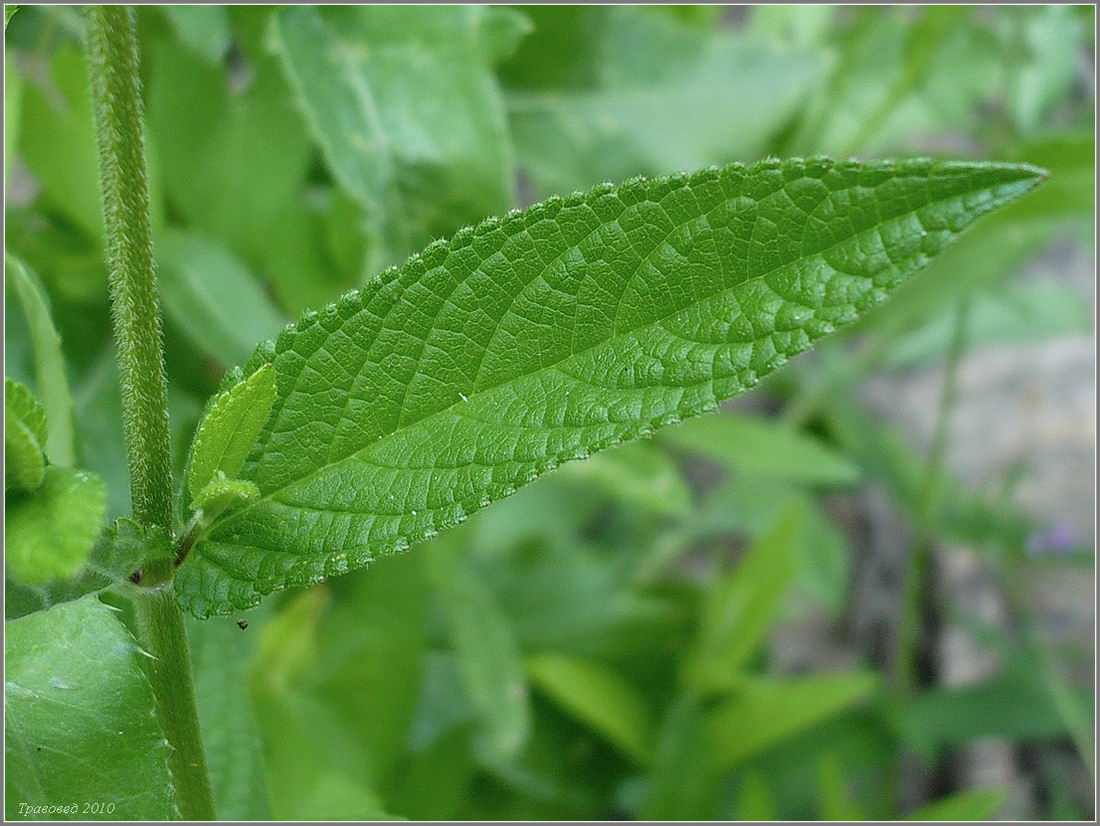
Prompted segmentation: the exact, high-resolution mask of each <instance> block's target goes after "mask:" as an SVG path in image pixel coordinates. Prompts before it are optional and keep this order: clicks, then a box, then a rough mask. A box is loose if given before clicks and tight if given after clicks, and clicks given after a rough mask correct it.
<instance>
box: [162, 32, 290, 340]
mask: <svg viewBox="0 0 1100 826" xmlns="http://www.w3.org/2000/svg"><path fill="white" fill-rule="evenodd" d="M149 53H150V62H151V77H150V80H149V91H148V94H147V98H148V124H149V141H150V145H151V147H152V148H153V149H154V150H155V152H156V154H157V156H158V158H159V160H160V164H159V167H160V170H161V173H162V177H163V180H164V190H165V194H166V197H167V200H168V202H169V203H170V204H171V206H172V207H174V208H175V209H176V210H177V211H178V212H179V213H180V214H181V215H182V216H183V217H184V218H186V219H187V221H188V222H189V224H190V225H191V226H192V227H193V228H195V229H198V230H201V231H202V232H203V233H204V234H205V235H206V236H207V237H208V238H210V239H215V240H217V241H221V242H222V243H224V244H227V245H228V246H229V247H230V249H231V250H232V251H233V252H234V253H235V254H237V255H240V256H243V257H244V258H245V259H246V261H247V262H248V264H249V265H250V266H251V267H253V268H259V267H260V266H261V265H262V264H263V262H264V261H265V260H266V256H267V254H268V245H269V244H278V243H279V236H280V234H281V233H283V232H285V227H284V223H285V219H284V217H283V216H284V215H285V214H286V213H287V212H288V211H293V212H294V213H295V215H296V216H297V215H298V212H299V211H300V208H297V207H296V206H294V205H296V204H298V203H300V200H301V197H302V188H303V186H304V185H305V177H306V172H307V169H308V166H309V160H310V146H309V140H308V137H307V133H306V129H305V126H304V124H303V123H302V121H301V118H300V117H299V115H298V113H297V111H296V110H295V108H294V106H293V104H292V103H291V101H290V92H289V90H288V89H287V88H286V86H285V84H284V83H283V81H282V78H281V76H280V74H279V71H278V65H277V64H276V63H275V62H274V60H273V59H271V58H269V57H267V58H265V57H264V56H263V55H262V53H260V54H252V53H250V54H249V55H248V58H249V62H248V64H247V67H246V68H243V69H242V70H241V71H240V72H239V73H237V74H233V75H231V74H230V73H229V71H228V70H227V68H226V67H225V66H224V65H222V64H220V63H219V64H211V63H208V62H206V61H205V60H203V59H202V58H201V57H199V56H198V55H197V54H195V53H193V52H191V51H190V50H188V49H186V48H185V47H183V46H182V45H181V44H179V43H178V42H176V41H174V40H169V39H161V40H158V41H155V42H153V43H152V44H150V47H149ZM181 78H186V82H181V80H180V79H181ZM242 86H243V88H242ZM297 220H301V219H300V217H297ZM158 240H159V239H158ZM306 275H307V274H306V273H301V274H300V277H302V278H305V277H306ZM232 309H235V310H236V311H238V312H250V313H251V312H253V310H251V309H250V308H247V307H235V308H232ZM269 334H270V333H264V335H265V336H266V335H269ZM254 341H255V339H254Z"/></svg>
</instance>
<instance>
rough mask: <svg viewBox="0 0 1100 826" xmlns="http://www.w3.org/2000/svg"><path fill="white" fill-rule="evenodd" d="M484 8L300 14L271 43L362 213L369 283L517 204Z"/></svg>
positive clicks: (280, 23) (286, 15)
mask: <svg viewBox="0 0 1100 826" xmlns="http://www.w3.org/2000/svg"><path fill="white" fill-rule="evenodd" d="M500 13H502V12H501V10H496V9H492V8H490V7H485V6H448V7H437V8H431V9H428V8H417V7H412V6H408V7H396V6H356V7H345V8H338V7H332V8H330V9H326V10H323V11H322V10H321V9H318V8H314V7H295V8H286V9H284V10H282V11H281V12H280V13H279V15H278V16H277V17H276V19H275V25H274V28H273V30H272V31H273V40H274V43H275V44H276V48H277V51H278V54H279V56H280V57H281V59H282V63H283V68H284V70H285V72H286V75H287V77H288V78H289V80H290V83H291V85H292V86H293V87H294V90H295V92H296V94H297V100H298V103H299V106H300V107H301V109H302V112H303V114H304V115H305V117H306V120H307V121H308V122H309V123H310V125H311V127H312V130H313V133H314V135H315V136H316V138H317V141H318V143H319V144H320V146H321V148H322V150H323V153H324V156H325V160H326V162H327V163H328V165H329V167H330V169H331V170H332V173H333V175H334V177H335V178H336V180H337V181H338V182H339V183H340V184H341V185H342V186H343V187H344V188H345V189H346V190H347V192H348V193H349V194H350V195H352V196H353V197H355V198H357V199H358V200H359V201H360V203H361V204H362V205H363V207H364V208H365V209H366V211H367V221H368V227H369V230H370V245H369V247H368V254H369V255H370V260H371V262H372V263H371V264H370V265H369V267H368V269H369V273H370V274H371V275H373V273H374V272H375V271H376V270H377V268H378V267H379V266H380V265H383V264H389V263H395V262H397V261H399V260H400V259H401V258H403V257H404V256H406V255H409V254H411V253H413V252H415V251H416V249H417V248H419V247H420V246H421V245H423V244H425V243H426V242H428V241H430V240H431V239H432V238H435V237H438V236H440V235H443V234H445V233H448V232H451V231H453V230H455V229H456V228H458V227H459V226H461V225H462V224H465V223H472V222H474V221H477V220H480V219H482V218H484V217H485V216H487V215H493V214H500V213H502V212H503V211H505V210H506V209H507V208H508V207H509V206H510V205H511V201H512V199H511V177H510V176H511V164H510V154H511V153H510V148H509V139H508V130H507V124H506V121H505V117H504V107H503V103H502V101H501V98H500V94H499V92H498V91H497V89H496V86H495V81H494V79H493V76H492V72H491V69H492V60H493V58H494V57H495V56H496V55H495V54H494V51H495V48H496V46H497V45H498V42H497V40H496V34H497V32H496V28H495V25H494V23H493V20H494V19H495V17H496V16H497V15H499V14H500Z"/></svg>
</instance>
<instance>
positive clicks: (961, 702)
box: [897, 661, 1092, 759]
mask: <svg viewBox="0 0 1100 826" xmlns="http://www.w3.org/2000/svg"><path fill="white" fill-rule="evenodd" d="M1068 699H1069V701H1070V703H1073V704H1076V705H1077V706H1078V707H1079V708H1080V711H1081V713H1082V716H1083V718H1084V719H1086V720H1087V719H1088V718H1089V714H1090V712H1089V709H1090V707H1091V705H1092V703H1091V700H1090V699H1089V697H1088V696H1087V695H1086V694H1085V693H1084V692H1077V691H1073V692H1071V693H1070V694H1069V696H1068ZM897 724H898V728H899V730H900V732H901V734H902V736H903V737H904V738H905V741H906V742H907V743H909V744H911V745H912V747H913V748H914V749H915V750H916V751H918V752H919V753H920V754H922V755H923V756H925V757H926V758H927V759H934V758H935V757H937V756H938V755H939V754H941V753H942V752H943V751H944V750H946V749H949V748H951V747H952V746H958V745H962V744H964V743H968V742H970V741H972V740H977V739H979V738H985V737H996V738H1002V739H1005V740H1010V741H1012V742H1022V743H1026V742H1028V741H1033V740H1039V739H1046V738H1052V737H1058V736H1063V735H1066V734H1068V733H1069V732H1070V725H1069V723H1068V721H1067V720H1066V717H1065V715H1064V714H1063V713H1062V711H1061V710H1060V709H1059V707H1058V704H1057V702H1056V700H1055V699H1054V698H1053V697H1052V696H1051V693H1050V690H1049V688H1048V687H1047V686H1046V685H1045V684H1044V680H1043V677H1042V674H1041V673H1039V670H1038V669H1037V668H1036V667H1035V665H1034V663H1033V662H1026V661H1025V662H1023V663H1013V667H1009V668H1006V669H1005V670H1004V672H1003V673H1001V674H999V675H998V676H996V677H992V678H990V679H988V680H983V681H982V682H979V683H973V684H970V685H964V686H954V687H939V688H934V689H930V690H928V691H926V692H924V693H922V694H921V695H920V696H919V697H916V698H914V700H913V701H912V702H911V703H909V704H908V705H907V706H906V707H905V709H904V710H903V711H902V713H901V715H900V717H899V719H898V721H897ZM1089 724H1090V726H1089V727H1090V728H1091V720H1090V721H1089Z"/></svg>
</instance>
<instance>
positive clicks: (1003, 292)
mask: <svg viewBox="0 0 1100 826" xmlns="http://www.w3.org/2000/svg"><path fill="white" fill-rule="evenodd" d="M954 325H955V321H954V320H953V319H952V318H950V317H947V316H944V315H937V316H935V317H933V318H930V319H929V320H928V322H927V323H925V324H923V325H922V326H920V327H917V328H916V329H914V330H913V331H912V332H910V333H908V334H907V335H905V336H904V337H903V338H902V339H901V340H899V341H897V342H895V343H893V344H891V345H890V355H889V356H888V357H887V364H888V365H890V366H891V367H908V366H910V365H914V364H919V363H922V362H926V361H928V360H930V359H934V358H942V357H943V355H944V354H945V353H946V352H947V351H948V348H949V345H950V341H951V337H952V330H953V327H954ZM966 326H967V329H966V333H965V335H966V341H967V344H968V346H969V347H981V346H983V345H984V346H988V345H994V344H1003V343H1009V342H1015V341H1026V340H1029V339H1038V338H1047V337H1053V336H1058V335H1069V334H1074V333H1077V334H1084V333H1087V332H1088V331H1089V330H1090V329H1091V326H1092V320H1091V318H1090V317H1089V308H1088V304H1087V302H1086V301H1085V299H1084V297H1083V296H1082V295H1081V294H1080V293H1078V292H1076V291H1074V290H1072V289H1070V288H1069V287H1066V286H1063V285H1062V284H1060V283H1058V282H1055V281H1036V282H1031V281H1026V282H1021V283H1017V284H1010V285H1005V286H1004V287H1001V288H999V289H997V290H995V291H993V290H990V291H983V292H979V293H978V294H977V295H975V296H974V299H973V301H972V302H971V303H970V307H969V312H968V314H967V317H966Z"/></svg>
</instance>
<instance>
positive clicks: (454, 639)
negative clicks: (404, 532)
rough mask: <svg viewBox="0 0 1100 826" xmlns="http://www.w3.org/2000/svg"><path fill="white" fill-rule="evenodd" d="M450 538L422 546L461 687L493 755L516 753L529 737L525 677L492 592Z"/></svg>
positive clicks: (502, 756) (502, 758) (503, 757)
mask: <svg viewBox="0 0 1100 826" xmlns="http://www.w3.org/2000/svg"><path fill="white" fill-rule="evenodd" d="M460 547H461V546H460V545H459V544H458V543H456V542H454V541H441V542H436V543H434V544H433V545H432V546H431V547H430V548H429V549H427V551H426V554H425V555H426V556H427V558H428V563H427V564H428V567H429V570H430V573H431V581H432V585H433V588H434V591H435V593H436V595H437V597H438V599H439V602H440V605H441V607H442V609H443V615H444V617H445V618H446V622H447V626H448V629H449V635H450V639H451V645H452V646H453V648H454V651H455V656H456V657H457V660H458V667H459V671H460V673H461V675H462V681H463V686H464V687H465V690H466V695H467V697H468V698H469V700H470V704H471V705H472V706H473V708H474V709H475V711H476V713H477V716H478V719H479V722H480V723H481V725H482V728H483V732H484V735H485V738H484V739H485V748H486V751H487V754H488V756H489V758H490V759H491V760H495V761H505V760H508V759H509V758H512V757H515V755H516V754H517V753H518V752H519V750H520V749H522V748H523V745H524V743H525V741H526V739H527V736H528V731H529V729H530V719H529V716H530V711H529V708H528V700H527V682H526V680H525V678H524V674H523V662H522V660H521V657H520V652H519V647H518V645H517V643H516V639H515V635H514V634H513V631H512V629H511V628H510V627H509V624H508V620H507V618H506V617H505V616H504V615H503V613H502V612H501V610H500V608H499V606H498V605H497V604H496V601H495V598H494V595H493V593H492V591H490V590H489V589H488V588H486V587H485V584H484V583H483V582H482V581H481V580H480V579H479V578H478V577H477V575H476V574H475V572H474V571H473V570H472V569H471V567H470V565H469V559H468V555H461V556H460V555H459V554H458V553H456V550H458V549H459V548H460Z"/></svg>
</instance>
